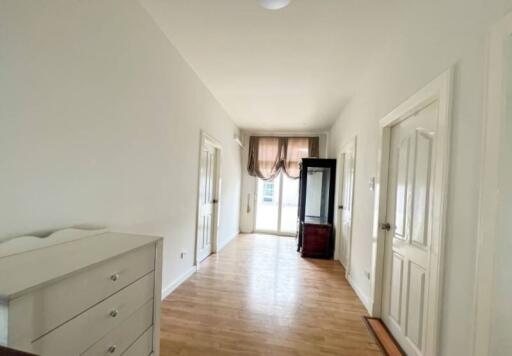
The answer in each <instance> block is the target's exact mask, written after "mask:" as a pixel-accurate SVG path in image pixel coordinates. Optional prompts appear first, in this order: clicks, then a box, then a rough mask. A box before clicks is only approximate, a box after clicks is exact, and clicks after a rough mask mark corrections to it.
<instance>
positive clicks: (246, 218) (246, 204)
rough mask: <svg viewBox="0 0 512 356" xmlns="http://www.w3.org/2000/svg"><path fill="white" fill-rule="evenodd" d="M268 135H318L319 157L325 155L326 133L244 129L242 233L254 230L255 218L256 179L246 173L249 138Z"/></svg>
mask: <svg viewBox="0 0 512 356" xmlns="http://www.w3.org/2000/svg"><path fill="white" fill-rule="evenodd" d="M264 134H265V135H269V136H312V137H314V136H318V137H319V146H320V147H319V151H320V157H327V150H328V144H329V137H328V135H327V134H325V133H322V134H318V133H308V132H300V133H293V132H292V133H289V132H288V133H287V132H279V131H276V132H274V131H273V132H264V131H263V132H250V131H245V132H242V135H241V140H242V143H243V145H244V147H245V149H244V150H242V151H241V156H240V160H241V162H242V163H241V164H242V188H241V202H240V231H241V232H243V233H251V232H254V219H255V215H254V213H255V208H256V202H255V201H254V197H255V195H256V179H257V178H255V177H251V176H250V175H249V174H248V173H247V163H248V160H249V156H248V155H249V151H248V148H249V138H250V137H251V136H252V135H264Z"/></svg>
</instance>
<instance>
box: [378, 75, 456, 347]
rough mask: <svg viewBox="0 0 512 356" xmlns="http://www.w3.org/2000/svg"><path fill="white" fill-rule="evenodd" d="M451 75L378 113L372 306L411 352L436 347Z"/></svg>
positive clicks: (448, 144)
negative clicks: (386, 110) (387, 112)
mask: <svg viewBox="0 0 512 356" xmlns="http://www.w3.org/2000/svg"><path fill="white" fill-rule="evenodd" d="M452 78H453V74H452V71H447V72H445V73H443V74H442V75H441V76H440V77H438V78H437V79H435V80H434V81H432V82H431V83H430V84H429V85H427V86H426V87H425V88H423V89H422V90H420V91H419V92H417V93H416V94H415V95H413V96H412V97H411V98H410V99H408V100H407V101H406V102H404V103H403V104H402V105H400V106H399V107H398V108H397V109H395V110H394V111H393V112H391V113H390V114H389V115H387V116H386V117H385V118H383V119H382V120H381V121H380V126H381V153H380V158H379V177H378V184H377V186H376V188H377V194H378V195H377V197H378V199H377V200H376V210H375V211H376V220H375V223H376V224H375V226H374V233H375V235H374V236H376V239H375V243H376V250H375V252H374V266H373V276H374V279H373V280H372V296H373V298H374V303H373V305H372V308H371V309H372V310H371V312H372V315H373V316H380V317H381V318H382V320H383V321H384V323H385V324H386V325H387V327H388V328H389V330H390V331H391V333H392V334H393V336H394V337H395V338H396V340H397V341H398V342H399V343H400V345H401V346H402V348H403V349H404V351H405V352H406V353H407V355H429V356H435V355H437V354H438V352H437V350H438V344H439V342H438V333H439V328H440V327H439V324H440V310H441V308H440V297H441V293H442V284H443V283H442V282H443V280H442V267H443V255H444V252H443V251H444V234H445V224H446V222H445V220H446V200H447V196H448V172H449V170H448V160H449V152H450V149H449V148H450V105H451V88H452Z"/></svg>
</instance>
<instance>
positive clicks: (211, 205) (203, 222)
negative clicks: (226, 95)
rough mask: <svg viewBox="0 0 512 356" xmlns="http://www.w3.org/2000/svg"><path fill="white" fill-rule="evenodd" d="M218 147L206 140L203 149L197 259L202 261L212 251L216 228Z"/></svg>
mask: <svg viewBox="0 0 512 356" xmlns="http://www.w3.org/2000/svg"><path fill="white" fill-rule="evenodd" d="M216 157H217V156H216V149H215V147H213V146H212V145H210V144H208V142H206V143H205V144H203V146H202V149H201V171H200V184H199V187H200V188H199V219H198V220H199V221H198V228H197V233H198V239H197V240H198V247H197V260H198V262H201V261H202V260H204V259H205V258H206V257H208V256H209V255H210V254H211V253H212V252H213V251H212V246H213V245H212V239H213V234H214V228H215V204H216V203H217V200H216V184H215V177H216V171H215V170H216V167H217V164H216V159H217V158H216Z"/></svg>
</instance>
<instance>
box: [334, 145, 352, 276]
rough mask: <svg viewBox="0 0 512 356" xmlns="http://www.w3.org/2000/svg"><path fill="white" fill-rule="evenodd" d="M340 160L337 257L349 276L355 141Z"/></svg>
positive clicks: (345, 149)
mask: <svg viewBox="0 0 512 356" xmlns="http://www.w3.org/2000/svg"><path fill="white" fill-rule="evenodd" d="M341 158H342V159H341V161H342V167H341V180H340V181H341V195H340V199H339V203H338V213H339V220H338V221H340V232H339V250H338V251H339V254H338V256H339V260H340V262H341V263H342V264H343V266H344V267H345V270H346V272H347V274H349V273H350V249H351V238H352V211H353V209H352V205H353V201H354V178H355V140H354V141H353V142H351V143H350V144H348V145H347V146H345V148H344V151H343V153H342V156H341Z"/></svg>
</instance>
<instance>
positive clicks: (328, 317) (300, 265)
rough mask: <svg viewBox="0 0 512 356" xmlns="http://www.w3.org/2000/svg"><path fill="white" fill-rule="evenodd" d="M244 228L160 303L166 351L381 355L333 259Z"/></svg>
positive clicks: (167, 354) (163, 351) (204, 354)
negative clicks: (305, 256)
mask: <svg viewBox="0 0 512 356" xmlns="http://www.w3.org/2000/svg"><path fill="white" fill-rule="evenodd" d="M295 247H296V245H295V239H292V238H287V237H276V236H267V235H255V234H254V235H240V236H238V237H237V238H236V239H234V240H233V241H232V242H231V243H230V244H229V245H228V246H226V247H225V248H224V249H223V250H222V251H221V252H220V253H219V254H215V255H212V256H210V257H209V258H207V259H206V260H205V261H204V262H203V263H202V264H201V266H200V269H199V271H198V272H197V273H196V274H194V275H193V276H192V277H191V278H189V279H188V280H187V281H186V282H185V283H183V284H182V285H181V286H180V287H179V288H178V289H176V291H174V293H172V294H171V295H170V296H169V297H168V298H166V299H165V301H163V303H162V319H161V355H162V356H170V355H201V356H209V355H338V356H341V355H351V356H352V355H381V352H380V350H379V347H378V346H377V344H376V343H375V341H374V339H373V338H372V336H370V334H369V332H368V329H367V328H366V326H365V324H364V322H363V320H362V318H361V317H362V316H363V315H365V309H364V307H363V305H362V304H361V302H360V301H359V299H358V298H357V296H356V295H355V293H354V291H353V290H352V289H351V287H350V286H349V284H348V282H347V281H346V280H345V278H344V271H343V268H342V267H341V265H340V264H339V263H338V262H335V261H325V260H313V259H303V258H301V257H300V256H299V254H297V252H296V251H295Z"/></svg>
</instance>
